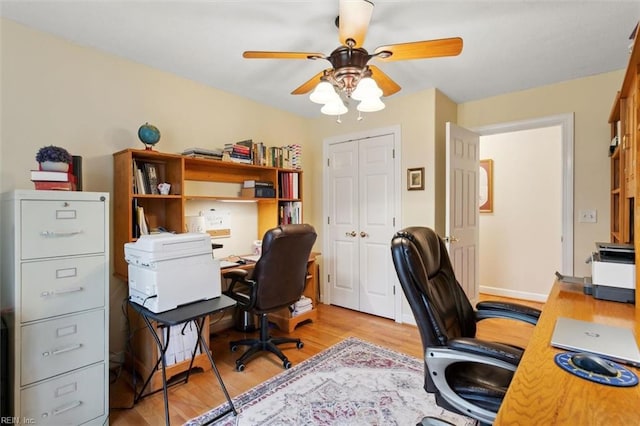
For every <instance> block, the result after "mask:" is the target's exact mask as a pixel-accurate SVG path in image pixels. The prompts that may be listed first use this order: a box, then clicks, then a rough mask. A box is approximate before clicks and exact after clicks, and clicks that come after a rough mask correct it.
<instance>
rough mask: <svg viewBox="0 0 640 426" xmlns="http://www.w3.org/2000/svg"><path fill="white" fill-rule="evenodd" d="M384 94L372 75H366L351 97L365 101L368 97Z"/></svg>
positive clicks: (377, 96)
mask: <svg viewBox="0 0 640 426" xmlns="http://www.w3.org/2000/svg"><path fill="white" fill-rule="evenodd" d="M380 96H382V90H381V89H380V88H379V87H378V84H376V81H375V80H374V79H373V78H371V77H365V78H363V79H362V80H360V81H359V82H358V85H357V86H356V88H355V90H354V91H353V93H352V94H351V99H355V100H356V101H364V100H366V99H373V98H379V97H380Z"/></svg>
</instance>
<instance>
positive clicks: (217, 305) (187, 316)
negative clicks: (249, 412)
mask: <svg viewBox="0 0 640 426" xmlns="http://www.w3.org/2000/svg"><path fill="white" fill-rule="evenodd" d="M129 305H130V306H131V308H133V310H135V311H136V312H137V313H138V314H140V316H141V317H142V319H143V320H144V322H145V324H146V325H147V327H148V328H149V331H150V332H151V335H152V336H153V338H154V340H155V341H156V344H157V345H158V349H159V350H160V356H159V357H158V362H156V365H155V367H154V368H153V369H152V370H151V373H150V374H149V377H147V379H146V381H145V382H144V385H143V386H142V389H140V392H139V393H136V392H135V390H134V393H136V394H135V397H134V403H137V402H138V401H140V399H142V398H144V397H145V396H148V395H151V394H153V393H155V392H150V393H147V394H144V390H145V389H146V387H147V386H148V385H149V382H150V381H151V378H152V377H153V374H154V373H155V372H156V371H157V370H158V368H159V367H160V364H162V392H163V394H164V413H165V422H166V424H167V425H169V398H168V393H167V387H168V386H167V373H166V371H167V363H166V359H165V354H166V352H167V348H168V347H169V336H170V334H171V333H167V334H166V339H164V340H165V341H164V344H163V342H162V340H161V339H160V337H159V336H158V333H157V331H156V327H154V326H153V324H152V323H151V322H152V321H155V322H156V323H157V324H158V325H163V326H166V327H171V326H174V325H179V324H186V323H188V322H190V321H193V322H194V324H195V325H196V328H197V332H198V340H196V344H195V346H194V348H193V351H192V353H191V362H190V364H189V369H188V370H187V374H186V377H185V378H184V379H183V380H181V381H179V382H177V383H186V382H188V381H189V374H190V373H191V368H192V367H193V360H194V358H195V356H196V352H197V350H198V345H200V350H201V352H203V353H206V354H207V357H208V358H209V362H210V363H211V368H212V369H213V372H214V373H215V375H216V377H217V378H218V382H219V383H220V387H221V388H222V391H223V392H224V396H225V397H226V398H227V402H228V403H229V409H228V410H227V411H224V412H223V413H221V414H220V415H219V416H217V417H216V418H215V419H213V420H212V421H215V420H217V419H219V418H221V417H223V416H226V415H227V414H229V413H231V412H233V414H234V415H237V414H238V413H237V411H236V409H235V407H234V406H233V402H231V398H230V397H229V393H228V392H227V388H226V387H225V385H224V382H223V381H222V377H221V376H220V372H219V371H218V368H217V367H216V363H215V361H214V360H213V356H212V355H211V351H210V350H209V344H208V343H207V342H206V341H205V340H204V337H203V336H202V327H203V325H204V321H205V320H206V318H207V316H209V315H211V314H215V313H217V312H221V311H223V310H225V309H229V308H232V307H234V306H235V305H236V302H235V300H233V299H231V298H230V297H228V296H226V295H224V294H223V295H221V296H220V297H216V298H213V299H209V300H203V301H199V302H194V303H190V304H188V305H183V306H179V307H177V308H175V309H172V310H170V311H165V312H159V313H156V312H152V311H150V310H149V309H147V308H145V307H143V306H142V305H139V304H137V303H135V302H132V301H131V300H129ZM177 383H174V384H177Z"/></svg>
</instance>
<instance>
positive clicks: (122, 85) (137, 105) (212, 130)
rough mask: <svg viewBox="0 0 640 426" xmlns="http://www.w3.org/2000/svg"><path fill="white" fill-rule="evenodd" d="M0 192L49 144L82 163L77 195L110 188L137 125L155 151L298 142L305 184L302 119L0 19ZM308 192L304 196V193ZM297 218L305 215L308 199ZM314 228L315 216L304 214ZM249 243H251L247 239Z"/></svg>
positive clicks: (118, 294)
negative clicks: (152, 135) (117, 159)
mask: <svg viewBox="0 0 640 426" xmlns="http://www.w3.org/2000/svg"><path fill="white" fill-rule="evenodd" d="M1 24H2V25H1V30H0V31H1V33H0V35H1V37H0V38H1V40H2V41H1V43H2V44H1V45H0V47H1V51H2V65H1V66H2V68H1V71H2V74H1V80H0V82H1V89H2V104H1V106H2V123H1V133H0V136H1V137H0V144H1V145H0V152H1V154H2V158H1V163H0V166H1V168H0V176H1V182H0V184H1V187H0V189H1V190H2V191H3V192H4V191H7V190H12V189H16V188H22V189H31V188H33V184H32V183H31V182H30V180H29V170H30V169H33V168H35V167H36V166H37V163H36V162H35V159H34V157H35V154H36V151H37V150H38V148H40V147H42V146H44V145H49V144H54V145H60V146H63V147H65V148H67V149H68V150H69V151H70V152H72V153H73V154H76V155H81V156H82V157H83V168H84V173H83V176H84V190H85V191H106V192H110V193H112V192H113V161H112V154H113V153H114V152H116V151H119V150H122V149H126V148H137V149H140V148H142V143H141V142H140V141H139V140H138V137H137V129H138V127H139V126H140V125H141V124H143V123H144V122H145V121H148V122H150V123H152V124H154V125H156V126H157V127H158V128H159V129H160V131H161V133H162V137H161V139H160V142H159V143H158V145H156V148H157V149H158V150H159V151H163V152H180V151H182V150H183V149H184V148H188V147H194V146H195V147H202V148H213V147H222V146H223V145H224V143H225V142H232V141H237V140H242V139H248V138H253V139H254V141H262V142H264V143H266V144H267V145H285V144H289V143H299V144H301V145H302V146H303V167H304V168H305V169H307V170H311V173H308V174H307V173H305V175H304V176H305V177H304V186H305V187H307V188H313V187H314V183H313V182H312V177H313V176H314V173H313V167H314V162H313V161H310V160H312V157H311V156H310V155H309V153H308V152H307V148H306V146H308V145H309V142H310V138H309V125H308V120H306V119H303V118H300V117H298V116H295V115H293V114H289V113H286V112H283V111H280V110H277V109H274V108H270V107H266V106H263V105H260V104H257V103H255V102H251V101H248V100H245V99H243V98H240V97H237V96H234V95H230V94H228V93H225V92H222V91H220V90H216V89H213V88H210V87H207V86H203V85H201V84H197V83H194V82H192V81H189V80H186V79H183V78H179V77H176V76H175V75H172V74H168V73H165V72H161V71H158V70H155V69H152V68H149V67H147V66H144V65H140V64H137V63H134V62H131V61H127V60H124V59H121V58H118V57H115V56H112V55H109V54H105V53H102V52H99V51H97V50H95V49H89V48H85V47H82V46H78V45H75V44H71V43H68V42H66V41H63V40H61V39H59V38H57V37H53V36H50V35H47V34H44V33H41V32H37V31H33V30H31V29H28V28H26V27H24V26H21V25H18V24H15V23H13V22H12V21H8V20H4V19H3V20H2V22H1ZM309 193H311V192H309ZM309 198H311V202H310V203H309V205H310V207H307V210H305V215H306V213H313V207H312V206H313V201H312V199H313V197H309ZM309 205H308V206H309ZM305 219H307V220H308V221H309V222H311V223H313V224H315V219H314V215H313V214H310V215H308V216H305ZM255 238H256V237H252V238H251V240H253V239H255ZM126 292H127V288H126V284H125V283H122V282H120V281H118V280H117V279H113V280H112V282H111V302H110V305H111V333H110V334H111V350H112V351H113V352H117V351H119V350H122V348H123V335H122V334H121V331H122V330H123V327H122V324H123V319H122V314H121V309H120V305H121V303H122V300H123V299H124V298H125V297H126Z"/></svg>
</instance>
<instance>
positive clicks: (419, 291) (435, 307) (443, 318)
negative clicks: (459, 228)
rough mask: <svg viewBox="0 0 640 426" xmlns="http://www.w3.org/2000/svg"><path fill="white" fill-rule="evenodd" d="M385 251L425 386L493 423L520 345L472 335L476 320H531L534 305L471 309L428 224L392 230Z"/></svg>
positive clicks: (448, 405)
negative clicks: (415, 334)
mask: <svg viewBox="0 0 640 426" xmlns="http://www.w3.org/2000/svg"><path fill="white" fill-rule="evenodd" d="M391 253H392V257H393V263H394V265H395V268H396V272H397V274H398V278H399V280H400V284H401V285H402V289H403V291H404V294H405V296H406V298H407V300H408V302H409V305H410V306H411V310H412V312H413V315H414V317H415V320H416V323H417V325H418V330H419V332H420V338H421V340H422V346H423V349H424V354H425V385H424V387H425V390H426V391H427V392H429V393H433V394H435V398H436V403H437V404H438V405H439V406H440V407H442V408H445V409H447V410H450V411H454V412H457V413H460V414H463V415H466V416H469V417H473V418H475V419H477V420H479V421H480V422H482V423H488V424H491V423H493V421H494V419H495V417H496V414H497V412H498V409H499V408H500V404H501V403H502V399H503V398H504V395H505V393H506V391H507V388H508V387H509V384H510V383H511V378H512V377H513V373H514V371H515V370H516V367H517V366H518V363H519V362H520V358H521V357H522V354H523V349H520V348H517V347H515V346H511V345H508V344H503V343H497V342H487V341H482V340H479V339H477V338H476V337H475V336H476V323H477V322H478V321H480V320H482V319H486V318H509V319H515V320H520V321H525V322H527V323H529V324H533V325H535V324H536V323H537V321H538V318H539V316H540V310H538V309H534V308H530V307H528V306H523V305H519V304H514V303H505V302H488V301H487V302H480V303H478V304H477V305H476V309H474V308H473V307H472V306H471V304H470V303H469V299H468V298H467V296H466V295H465V293H464V291H463V289H462V287H461V286H460V284H459V283H458V281H457V280H456V277H455V274H454V271H453V267H452V266H451V261H450V260H449V255H448V253H447V249H446V247H445V245H444V242H443V241H442V239H441V238H440V237H439V236H438V235H437V234H436V233H435V232H434V231H433V230H431V229H429V228H425V227H409V228H405V229H403V230H401V231H399V232H397V233H396V234H395V235H394V237H393V239H392V240H391Z"/></svg>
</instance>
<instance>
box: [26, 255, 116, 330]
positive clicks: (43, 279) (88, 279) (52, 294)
mask: <svg viewBox="0 0 640 426" xmlns="http://www.w3.org/2000/svg"><path fill="white" fill-rule="evenodd" d="M106 268H107V264H106V262H105V257H104V256H91V257H76V258H67V259H55V260H47V261H41V262H30V263H23V264H22V285H21V286H20V291H21V297H20V300H21V305H22V318H21V319H20V320H21V321H22V322H28V321H34V320H37V319H43V318H49V317H53V316H56V315H62V314H67V313H73V312H77V311H86V310H89V309H92V308H98V307H102V306H104V304H105V300H104V299H105V289H104V288H105V285H106V283H105V282H104V281H105V274H106V270H105V269H106Z"/></svg>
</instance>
